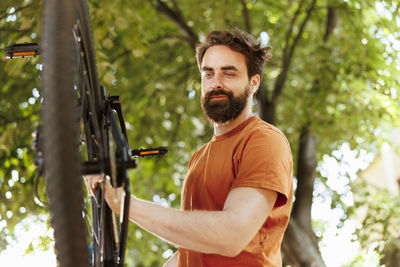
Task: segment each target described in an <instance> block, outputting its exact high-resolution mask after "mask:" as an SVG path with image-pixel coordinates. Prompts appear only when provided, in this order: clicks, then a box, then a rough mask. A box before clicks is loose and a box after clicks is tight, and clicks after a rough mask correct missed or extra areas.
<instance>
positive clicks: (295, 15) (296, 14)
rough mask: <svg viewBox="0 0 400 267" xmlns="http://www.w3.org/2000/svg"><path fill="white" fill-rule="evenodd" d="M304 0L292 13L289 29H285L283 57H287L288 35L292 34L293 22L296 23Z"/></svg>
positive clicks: (303, 0)
mask: <svg viewBox="0 0 400 267" xmlns="http://www.w3.org/2000/svg"><path fill="white" fill-rule="evenodd" d="M304 2H305V0H302V1H301V2H300V4H299V6H298V7H297V10H296V12H295V13H294V15H293V17H292V20H291V21H290V24H289V29H288V31H287V33H286V38H285V43H286V46H285V48H284V50H283V57H284V58H286V57H287V53H288V48H289V42H290V37H291V36H292V33H293V28H294V25H295V23H296V20H297V18H298V16H299V15H300V11H301V9H302V8H303V5H304Z"/></svg>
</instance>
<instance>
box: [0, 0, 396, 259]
mask: <svg viewBox="0 0 400 267" xmlns="http://www.w3.org/2000/svg"><path fill="white" fill-rule="evenodd" d="M303 2H304V3H305V5H304V7H302V8H301V9H300V13H299V16H298V18H297V20H296V21H295V23H294V24H293V28H292V30H293V31H292V35H290V36H289V35H288V29H289V28H290V26H291V25H292V20H291V18H293V17H294V15H295V14H296V12H297V10H298V8H299V7H300V5H301V3H303ZM159 3H164V4H165V5H167V6H168V7H169V8H171V9H173V10H176V11H179V12H180V13H181V15H182V17H183V18H184V19H185V20H186V21H185V22H186V24H187V25H189V28H190V29H191V30H192V31H193V32H195V33H196V35H197V36H198V38H199V39H200V40H201V39H202V38H204V36H205V34H206V33H207V32H209V31H210V30H213V29H221V28H227V27H239V28H243V29H245V28H246V21H245V19H244V15H243V14H244V12H245V11H246V10H247V11H248V12H249V14H250V15H251V16H250V22H251V32H252V33H253V34H254V35H256V36H258V34H259V33H260V32H262V31H266V32H267V33H268V34H269V36H270V37H271V40H270V45H271V46H272V47H273V58H272V60H271V62H270V64H269V65H267V66H266V68H265V76H264V80H265V83H266V88H267V89H266V90H267V92H268V93H271V92H272V88H273V87H274V85H275V83H276V79H277V77H278V75H279V73H280V71H281V70H282V61H283V58H284V51H285V48H286V47H287V46H288V45H289V44H293V43H294V37H295V36H296V34H297V33H298V32H299V29H300V22H301V21H302V20H304V19H305V17H306V10H307V8H308V7H309V6H310V3H311V1H291V0H284V1H268V0H264V1H256V0H252V1H239V0H223V1H210V0H202V1H199V0H196V1H185V0H163V1H156V0H152V1H140V0H132V1H129V3H128V4H127V2H126V1H123V0H115V1H104V0H90V1H89V7H90V15H91V23H92V28H93V34H94V40H95V49H96V56H97V67H98V72H99V76H100V80H101V84H103V85H105V86H106V87H107V90H108V92H109V94H111V95H113V94H116V95H120V96H121V99H122V108H123V112H124V116H125V120H126V122H127V129H128V134H129V142H130V144H131V147H132V148H137V147H149V146H158V145H168V146H169V151H170V152H169V154H168V155H167V156H166V157H164V158H154V159H143V160H140V162H139V168H138V169H137V170H134V171H131V173H130V174H131V177H132V179H131V183H132V191H133V192H134V193H135V194H136V195H137V196H139V197H142V198H145V199H152V200H155V201H157V202H159V203H164V204H166V205H170V206H173V207H179V199H180V186H181V185H182V182H183V179H184V176H185V171H186V165H187V163H188V160H189V157H190V154H191V153H192V152H193V151H194V150H195V149H196V148H198V147H199V146H200V145H201V144H203V143H204V142H206V141H208V140H209V139H210V137H211V136H212V128H211V127H210V125H209V124H208V123H207V122H206V121H205V120H204V118H203V116H202V111H201V108H200V104H199V103H200V83H199V74H198V70H197V64H196V61H195V57H194V50H193V47H192V45H191V44H190V42H188V36H187V35H185V32H184V31H183V30H182V28H181V27H179V25H177V24H176V23H175V22H174V21H173V20H172V19H171V18H169V17H166V16H164V15H163V14H161V12H160V11H159V10H157V5H158V4H159ZM243 3H244V5H243ZM376 3H381V5H378V4H375V5H374V3H373V2H370V1H356V0H348V1H342V0H330V1H328V0H318V1H317V4H316V8H315V10H314V12H313V13H312V16H311V17H310V20H309V21H308V24H307V25H306V27H305V30H304V32H303V33H302V35H301V36H299V37H300V42H299V44H298V45H297V46H296V50H295V53H294V56H293V59H292V63H291V65H290V68H289V73H288V78H287V81H286V83H285V87H284V90H283V93H282V96H281V97H280V99H279V105H278V107H277V114H276V116H277V118H276V119H277V120H276V124H277V125H278V127H279V128H281V129H282V130H283V131H284V133H285V134H286V135H287V137H288V139H289V141H290V143H291V146H292V151H293V155H294V157H295V162H296V157H297V147H298V138H299V133H300V130H301V128H302V127H303V126H304V125H306V124H307V125H309V126H310V129H311V131H312V133H313V135H315V136H316V137H317V138H318V144H317V151H318V154H317V158H318V160H319V161H321V160H322V159H323V156H324V155H325V154H328V155H330V154H331V153H332V151H334V150H335V149H336V148H337V147H338V146H339V145H340V144H342V143H344V142H348V143H349V144H350V145H351V148H352V149H358V150H359V149H361V148H364V149H367V150H368V151H373V150H374V149H376V147H377V146H378V145H379V142H378V141H377V134H378V133H379V129H380V128H379V127H380V126H381V124H382V123H383V122H389V123H391V124H395V125H398V124H399V120H398V118H399V115H400V114H399V104H398V102H397V96H398V94H399V83H400V80H399V79H398V78H397V77H396V75H391V74H392V73H396V72H397V69H396V67H397V68H398V66H397V65H396V64H398V63H397V62H396V60H397V53H398V50H399V47H398V43H396V41H395V40H396V38H398V36H399V34H398V33H396V34H395V32H396V31H397V28H396V27H397V25H396V22H395V18H397V19H399V15H396V12H398V6H397V5H395V4H394V2H393V3H392V2H390V1H386V2H383V1H376ZM383 3H385V4H383ZM41 5H42V1H40V0H28V1H22V0H15V1H2V2H1V3H0V49H4V47H5V46H7V45H10V44H12V43H14V42H24V41H28V42H30V41H38V40H39V39H40V9H41ZM327 6H334V7H336V10H337V11H338V17H339V24H338V26H337V27H336V28H335V29H334V30H333V33H332V34H331V36H330V37H329V39H328V40H324V34H325V26H324V25H325V23H326V17H327ZM377 6H379V8H381V7H382V8H383V9H382V8H381V9H382V10H385V11H382V12H381V13H376V9H377ZM382 14H384V15H382ZM388 14H392V17H393V19H391V20H389V19H388V16H389V15H388ZM393 38H394V40H393ZM40 67H41V66H40V63H39V59H38V58H33V59H29V60H27V59H18V60H12V61H10V60H6V59H4V58H2V59H1V60H0V69H1V70H2V71H0V81H1V83H0V160H1V162H3V164H2V166H1V167H0V216H1V217H0V249H2V248H4V246H5V245H6V244H7V241H6V236H9V235H12V234H11V233H12V232H13V227H14V226H15V224H16V223H17V222H18V221H19V220H22V218H24V217H26V216H28V214H29V215H31V214H33V215H35V214H38V213H45V212H47V211H46V210H43V209H41V208H39V207H37V206H35V205H34V203H33V197H32V195H33V177H34V175H35V172H34V167H33V164H32V162H33V160H32V157H33V152H32V151H31V150H30V142H31V137H30V134H31V133H32V131H33V130H34V129H35V127H37V125H38V123H39V117H38V113H39V109H40V105H39V103H40V88H39V85H38V84H39V78H38V77H39V74H40V71H39V69H40ZM35 88H36V89H35ZM37 88H39V89H37ZM17 173H18V175H17ZM317 175H318V177H319V180H320V181H321V182H322V183H326V177H324V176H323V175H322V174H321V173H318V174H317ZM7 192H9V193H7ZM330 193H332V195H333V196H336V198H333V199H334V201H333V205H338V206H340V205H342V204H343V202H341V200H340V194H339V193H337V192H335V190H331V189H329V185H326V190H325V191H321V192H318V193H316V194H320V195H324V194H330ZM10 194H11V195H10ZM378 198H379V197H378ZM377 200H378V199H377ZM379 200H381V201H384V200H385V201H386V200H387V199H379ZM341 203H342V204H341ZM385 203H386V202H385ZM21 207H24V208H25V209H21ZM342 207H344V205H342ZM375 207H376V208H377V209H378V210H377V211H379V205H376V206H375ZM385 207H386V206H385ZM384 211H385V212H386V211H388V210H382V209H381V210H380V211H379V212H384ZM10 212H12V215H10V214H11V213H10ZM385 214H386V213H385ZM4 222H6V223H7V225H4ZM317 225H318V223H317ZM365 226H366V227H373V223H372V222H366V225H365ZM318 229H321V231H323V226H322V225H319V227H318ZM365 229H369V228H365ZM129 231H130V233H131V234H130V235H129V244H128V256H127V260H128V261H131V262H128V263H129V264H131V263H132V265H133V261H134V262H135V264H136V266H153V265H160V263H161V262H162V261H163V259H162V254H163V252H165V251H167V250H168V249H172V250H174V249H175V248H174V247H172V246H170V245H167V244H166V243H164V242H163V241H161V240H158V239H156V238H154V237H153V236H151V235H150V234H148V233H145V232H144V231H142V230H140V229H139V228H137V227H136V226H134V225H130V230H129ZM388 234H389V233H388ZM360 235H362V233H361V232H360ZM368 242H369V241H368ZM368 242H367V243H368Z"/></svg>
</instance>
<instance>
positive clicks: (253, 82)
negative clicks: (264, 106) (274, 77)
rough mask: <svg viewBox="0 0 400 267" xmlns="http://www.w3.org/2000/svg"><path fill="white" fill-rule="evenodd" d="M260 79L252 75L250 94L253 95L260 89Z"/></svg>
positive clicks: (257, 75)
mask: <svg viewBox="0 0 400 267" xmlns="http://www.w3.org/2000/svg"><path fill="white" fill-rule="evenodd" d="M260 82H261V78H260V75H259V74H254V75H253V76H252V77H251V78H250V93H251V94H255V93H256V92H257V90H258V88H259V87H260Z"/></svg>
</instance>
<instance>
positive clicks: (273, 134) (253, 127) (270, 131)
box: [242, 117, 289, 145]
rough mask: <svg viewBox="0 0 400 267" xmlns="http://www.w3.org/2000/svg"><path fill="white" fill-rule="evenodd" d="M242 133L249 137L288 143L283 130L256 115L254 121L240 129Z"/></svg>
mask: <svg viewBox="0 0 400 267" xmlns="http://www.w3.org/2000/svg"><path fill="white" fill-rule="evenodd" d="M242 135H244V136H247V138H249V139H265V141H267V140H270V141H273V142H276V141H281V142H284V143H286V144H287V145H289V142H288V140H287V138H286V136H285V135H284V134H283V132H282V131H281V130H280V129H279V128H278V127H276V126H274V125H272V124H270V123H268V122H265V121H263V120H262V119H260V118H259V117H256V118H255V119H254V121H253V122H252V123H251V124H249V127H246V128H244V129H243V131H242Z"/></svg>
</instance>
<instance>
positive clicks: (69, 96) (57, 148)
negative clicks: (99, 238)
mask: <svg viewBox="0 0 400 267" xmlns="http://www.w3.org/2000/svg"><path fill="white" fill-rule="evenodd" d="M87 13H88V12H87V7H86V3H85V2H84V1H81V0H76V1H54V0H47V1H46V2H45V7H44V13H43V36H42V47H43V53H42V54H43V84H42V85H43V86H42V90H43V97H44V102H43V110H42V123H43V146H44V147H43V154H44V166H45V176H46V178H47V179H46V180H47V186H46V190H47V194H48V198H49V208H50V214H51V224H52V227H53V228H54V238H55V250H56V255H57V261H58V264H59V266H60V267H69V266H74V267H80V266H89V253H88V238H87V236H88V234H87V231H86V225H85V222H84V218H83V213H82V205H83V194H82V175H81V161H82V157H81V154H82V151H80V138H81V137H82V133H83V134H84V135H85V139H86V140H87V146H86V149H85V151H84V152H85V154H87V155H86V156H85V157H86V158H84V160H94V159H104V158H105V157H106V152H107V151H104V148H105V147H106V142H107V141H106V140H105V138H104V133H103V132H102V131H101V127H100V125H101V123H102V122H101V121H99V120H98V119H97V116H98V114H99V112H100V105H101V98H102V97H103V96H102V94H101V92H100V88H99V86H98V81H97V73H96V68H95V66H96V62H95V57H94V50H93V42H92V37H91V32H90V25H89V19H88V14H87ZM82 81H83V82H82ZM78 98H79V99H80V102H81V107H80V108H81V109H80V108H79V105H78ZM79 111H81V113H79ZM90 114H92V116H93V117H92V118H90V117H88V116H90ZM85 116H86V118H85ZM88 121H90V123H88ZM85 124H87V125H89V126H88V127H87V126H85V127H82V125H85ZM82 129H83V130H82ZM93 136H94V138H92V137H93ZM88 139H89V140H88Z"/></svg>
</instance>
